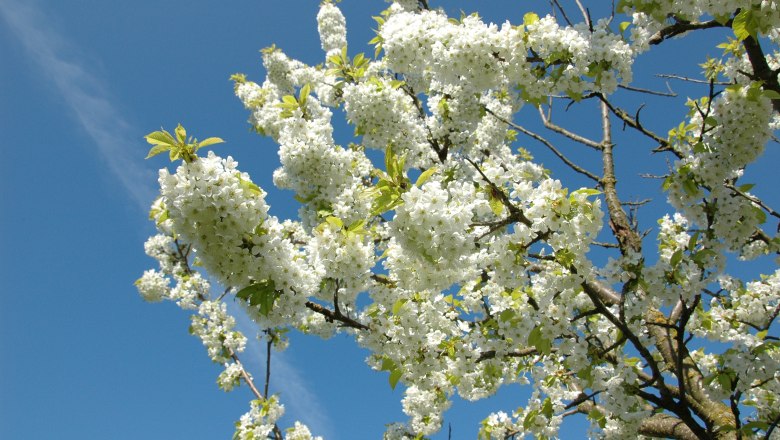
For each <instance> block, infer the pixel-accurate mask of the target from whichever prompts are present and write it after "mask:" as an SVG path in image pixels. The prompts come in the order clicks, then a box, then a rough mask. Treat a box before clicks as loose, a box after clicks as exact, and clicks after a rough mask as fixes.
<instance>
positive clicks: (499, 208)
mask: <svg viewBox="0 0 780 440" xmlns="http://www.w3.org/2000/svg"><path fill="white" fill-rule="evenodd" d="M488 203H489V204H490V210H491V211H493V214H495V215H496V216H497V217H498V216H500V215H501V213H502V212H504V204H503V203H502V202H501V199H499V198H498V197H494V196H493V194H492V191H491V194H490V199H489V200H488Z"/></svg>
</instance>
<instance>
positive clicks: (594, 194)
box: [569, 188, 601, 200]
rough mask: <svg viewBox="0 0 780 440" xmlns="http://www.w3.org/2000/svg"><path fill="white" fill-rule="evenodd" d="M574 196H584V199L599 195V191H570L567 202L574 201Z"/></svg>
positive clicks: (583, 189)
mask: <svg viewBox="0 0 780 440" xmlns="http://www.w3.org/2000/svg"><path fill="white" fill-rule="evenodd" d="M575 194H585V197H590V196H597V195H599V194H601V191H599V190H597V189H593V188H580V189H578V190H576V191H572V193H571V194H569V200H574V195H575Z"/></svg>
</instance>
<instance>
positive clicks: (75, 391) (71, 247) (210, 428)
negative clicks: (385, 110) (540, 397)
mask: <svg viewBox="0 0 780 440" xmlns="http://www.w3.org/2000/svg"><path fill="white" fill-rule="evenodd" d="M435 3H436V2H434V4H435ZM486 3H489V7H488V8H487V9H481V12H482V15H483V17H486V20H494V21H503V20H504V19H505V18H509V19H510V20H511V21H513V22H515V23H517V22H520V21H522V16H523V14H524V13H525V12H527V10H529V9H528V8H529V6H527V5H526V4H525V2H516V1H514V2H512V1H508V0H501V1H498V0H493V1H491V2H486ZM537 3H538V4H541V6H540V7H538V8H537V9H538V10H540V11H546V9H545V4H546V3H547V2H537ZM317 4H318V2H316V1H313V0H307V1H290V2H261V1H257V0H235V1H232V2H229V3H224V4H221V5H220V4H217V2H212V1H205V0H198V1H184V0H169V1H165V2H159V1H151V0H138V1H134V2H115V1H94V0H93V1H90V0H70V1H68V2H59V1H53V0H48V1H47V0H0V66H2V67H0V134H1V135H2V138H1V140H0V148H1V150H0V151H2V158H0V206H1V207H2V208H1V209H2V211H0V279H1V280H2V291H1V292H0V353H2V355H0V356H2V358H1V360H0V438H7V439H17V438H57V439H76V438H79V439H83V438H111V439H125V438H127V439H137V438H192V439H214V438H229V436H230V435H231V434H232V426H233V422H234V421H235V420H237V419H238V417H239V416H240V415H241V414H243V413H244V412H245V411H246V410H247V407H248V401H249V400H250V398H251V397H250V395H249V394H248V393H247V392H246V391H245V390H243V389H242V390H238V391H234V392H233V393H230V394H225V393H223V392H222V391H220V390H218V389H217V386H216V384H215V380H216V376H217V374H218V373H219V371H220V370H219V368H218V367H217V366H215V365H212V364H210V362H209V360H208V357H207V356H206V353H205V350H204V349H203V347H202V346H201V344H200V342H199V341H198V340H197V339H196V338H194V337H191V336H189V335H188V334H187V326H188V325H189V320H188V315H187V313H185V312H183V311H180V310H178V309H177V308H176V307H175V306H173V305H172V304H162V305H149V304H146V303H144V302H143V301H142V300H141V299H140V298H139V296H138V295H137V293H136V291H135V288H134V287H133V285H132V283H133V281H134V280H135V279H136V278H137V277H139V276H140V274H141V273H142V272H143V271H144V270H145V269H148V268H150V267H152V265H153V263H154V262H153V261H152V260H151V259H149V258H148V257H146V256H145V255H144V253H143V242H144V240H145V239H146V237H147V236H148V235H150V234H152V233H153V226H152V224H151V223H149V222H148V221H147V218H146V212H147V206H148V204H149V203H150V202H151V200H152V199H153V198H154V196H155V194H156V170H157V168H159V167H161V166H165V161H164V160H163V159H162V158H156V159H155V160H149V161H144V160H143V158H144V156H145V154H146V151H147V146H146V144H145V143H144V142H143V139H142V137H143V135H144V134H146V133H148V132H150V131H153V130H156V129H159V127H160V126H163V127H165V128H168V129H172V128H173V127H175V125H176V124H177V123H182V124H183V125H184V126H185V127H187V128H188V129H189V131H190V133H191V134H193V135H195V136H197V137H199V138H204V137H208V136H220V137H222V138H224V139H225V140H226V141H227V143H226V144H222V145H219V146H216V147H215V151H216V152H217V153H218V154H221V155H232V156H233V157H234V158H235V159H236V160H238V161H239V163H240V164H241V168H242V169H244V170H246V171H248V172H250V174H251V175H252V176H253V179H254V180H255V182H256V183H258V184H259V185H260V186H262V187H263V188H265V189H266V190H271V191H270V193H269V196H268V200H269V202H270V204H271V205H272V213H273V214H275V215H277V216H280V217H282V218H289V217H294V215H295V211H296V207H295V206H294V205H292V204H291V203H290V202H289V201H290V200H291V194H289V193H280V192H274V191H272V189H273V187H272V184H271V172H272V170H273V169H274V168H276V166H278V159H277V157H276V154H275V150H274V146H273V145H272V144H271V142H270V141H269V140H267V139H262V138H260V137H258V136H257V135H255V134H253V133H251V132H250V131H249V129H248V124H247V123H246V119H247V114H246V112H245V111H244V109H243V108H242V106H241V104H240V102H238V100H237V99H236V98H235V97H234V96H233V94H232V85H231V83H230V82H229V81H228V78H229V76H230V75H231V74H232V73H235V72H243V73H246V74H247V75H248V77H249V78H250V79H254V80H257V81H261V80H262V78H263V77H264V72H262V70H261V65H260V54H259V53H258V50H259V49H261V48H263V47H266V46H269V45H270V44H272V43H276V44H277V45H278V46H279V47H281V48H282V49H283V50H285V52H287V53H288V54H289V55H290V56H292V57H295V58H299V59H302V60H303V61H305V62H307V63H311V64H316V63H318V62H320V61H321V59H322V53H321V51H320V49H319V40H318V37H317V33H316V21H315V17H316V12H317ZM448 5H452V9H453V10H456V11H457V10H458V9H459V8H463V9H464V10H466V11H467V12H470V11H471V10H473V8H474V7H476V6H477V2H474V1H458V2H448ZM342 6H343V9H344V10H345V13H346V15H347V20H348V38H349V40H350V41H351V48H357V49H353V50H352V52H353V53H354V52H357V51H358V50H366V51H367V52H370V50H368V49H367V48H366V47H365V42H367V41H368V40H369V39H370V38H371V37H372V32H371V28H372V27H373V21H372V20H370V18H369V17H370V16H371V15H376V14H377V13H378V11H380V10H381V9H383V8H384V7H385V5H384V3H383V2H381V1H371V2H368V1H364V0H360V1H358V0H345V1H344V2H343V3H342ZM520 8H522V9H520ZM711 41H712V40H710V41H709V42H708V43H711ZM686 44H688V43H686ZM690 44H693V45H694V46H691V47H695V45H696V44H701V41H698V42H694V43H690ZM669 46H671V49H668V50H667V49H664V50H667V52H665V53H666V54H667V55H664V53H663V52H662V53H661V55H658V56H657V58H652V57H648V58H647V60H648V61H642V63H646V64H644V66H649V65H652V64H653V63H657V62H658V60H664V59H665V58H663V57H664V56H667V57H668V56H669V53H671V54H677V55H679V54H680V53H684V52H685V51H686V50H689V49H690V47H688V46H685V45H683V44H677V45H676V46H675V45H674V44H670V45H669ZM669 51H673V52H669ZM674 51H676V52H674ZM710 53H711V54H712V55H716V54H717V52H715V51H714V50H710ZM666 59H668V58H666ZM639 66H640V68H643V67H642V66H643V64H640V65H639ZM685 69H688V70H685ZM668 72H670V73H671V72H675V73H682V74H695V73H696V72H698V68H697V67H696V66H695V64H693V65H692V67H691V66H688V67H684V66H670V68H669V70H668ZM648 81H650V82H652V81H655V82H653V83H652V84H649V83H646V84H643V85H645V86H650V85H652V86H655V87H660V88H665V86H663V82H661V81H660V80H658V79H653V78H650V79H648ZM703 93H704V90H701V91H700V94H703ZM643 99H644V100H645V101H648V102H649V101H654V100H656V98H649V97H648V98H643ZM628 102H632V101H628ZM676 105H677V106H676V107H672V106H670V107H669V108H671V109H672V110H670V111H667V112H665V113H666V114H665V115H663V114H661V113H664V112H661V113H659V114H657V115H656V117H657V118H662V119H658V120H657V126H658V127H661V130H660V132H661V133H665V131H666V129H667V128H668V127H669V126H671V124H672V123H674V122H675V120H679V119H678V118H679V117H680V115H681V114H682V113H683V111H684V110H683V109H682V108H681V107H680V106H679V104H676ZM584 114H587V111H586V113H584ZM675 125H676V124H675ZM578 129H581V130H582V131H583V132H588V131H589V130H592V129H593V128H592V127H589V126H587V125H586V124H582V125H580V126H579V127H578ZM347 136H348V135H347ZM529 146H530V144H529ZM640 148H641V150H640V151H641V154H645V153H646V151H647V150H648V149H649V148H647V146H646V145H643V146H642V147H640ZM638 150H639V148H638ZM776 150H777V148H774V156H773V157H777V151H776ZM532 151H534V153H537V151H538V154H539V157H540V159H542V160H550V161H552V159H550V158H549V157H547V156H545V153H543V152H542V151H541V150H538V149H536V150H532ZM636 154H637V153H631V154H627V155H624V156H622V157H619V160H621V161H622V162H621V163H623V164H624V165H625V166H626V167H627V171H626V173H627V175H632V176H633V174H635V171H634V168H636V165H638V164H643V165H644V164H645V162H644V159H641V160H637V158H638V156H637V155H636ZM583 160H585V161H587V160H592V159H587V158H585V157H583ZM657 162H658V164H656V165H655V167H656V169H655V171H657V172H663V171H664V169H663V167H664V162H663V160H662V159H661V160H657ZM591 163H593V164H595V163H596V162H591ZM770 163H771V161H770ZM775 163H776V162H775ZM553 165H555V166H556V167H557V166H558V164H556V163H552V162H551V164H550V167H552V166H553ZM594 169H597V168H595V166H594ZM637 169H638V168H637ZM766 169H768V166H767V168H766ZM644 171H647V170H646V169H644ZM764 172H766V171H764ZM631 173H633V174H631ZM761 173H763V172H761ZM763 175H766V174H763ZM562 177H571V176H566V175H565V174H564V175H563V176H562ZM574 179H575V180H574V183H573V184H572V185H573V186H574V187H578V186H580V185H582V184H584V183H585V182H582V181H578V180H576V177H575V178H574ZM774 179H775V183H777V179H776V177H775V178H774ZM634 180H636V179H634ZM638 182H639V181H638ZM650 184H651V185H655V182H650ZM634 185H635V186H629V187H628V188H629V189H630V191H629V193H631V191H633V192H636V194H637V197H639V196H641V195H642V193H643V192H644V191H645V190H644V189H643V188H644V187H642V186H641V182H640V183H637V184H634ZM644 185H648V183H647V181H644ZM654 188H657V187H656V186H653V187H652V188H651V189H654ZM629 195H630V194H629ZM660 200H661V199H660V198H659V202H658V203H659V204H658V205H657V207H656V208H652V209H656V210H657V209H661V207H662V206H663V205H662V202H661V201H660ZM654 220H655V218H654V217H653V216H652V215H648V216H647V217H646V218H645V220H644V221H646V222H647V223H648V224H649V225H651V226H652V225H653V224H654ZM245 325H246V326H247V327H246V328H250V324H245ZM250 337H251V335H250ZM254 347H255V349H250V350H248V352H247V354H245V355H244V358H245V361H247V363H249V364H250V365H251V366H252V367H253V368H254V371H255V375H256V376H261V375H262V370H261V369H260V365H261V364H262V356H263V354H262V351H261V350H259V344H255V345H254ZM365 355H366V353H364V352H362V351H360V350H358V349H356V348H355V347H354V344H353V343H352V342H351V341H350V340H349V339H347V338H344V337H339V338H335V339H334V340H330V341H327V342H322V341H319V340H312V339H307V338H300V337H293V341H292V344H291V347H290V349H288V351H286V352H284V353H283V354H280V355H274V366H273V376H272V388H274V389H276V390H277V391H280V392H281V393H282V400H283V402H284V403H285V404H286V406H287V411H288V414H289V415H290V417H292V418H294V419H301V420H303V421H305V422H306V423H308V424H309V425H310V427H311V428H312V429H313V431H315V433H317V434H322V435H326V436H327V438H333V439H352V438H377V437H379V435H380V433H381V432H383V430H384V423H389V422H393V421H403V420H405V417H404V416H403V415H402V414H401V412H400V404H399V400H400V398H401V395H402V393H401V390H400V389H397V390H395V391H392V390H390V388H389V386H388V385H387V377H386V373H374V372H372V371H370V370H369V369H368V367H366V366H365V364H364V362H363V359H364V357H365ZM523 393H524V392H523V391H518V390H507V391H505V392H502V395H501V396H500V398H499V399H498V401H493V402H483V403H479V404H477V405H474V406H464V405H457V407H456V410H455V411H453V412H452V413H451V414H448V418H447V421H448V422H451V423H452V426H453V438H472V437H474V433H475V432H476V429H477V424H478V421H479V420H480V419H481V418H482V417H484V416H485V415H486V414H487V413H488V412H489V411H491V410H494V409H496V408H499V407H500V406H496V405H499V404H503V408H504V409H505V410H508V411H511V410H512V409H513V408H514V407H516V406H517V405H519V404H520V403H521V402H520V400H518V399H517V397H518V396H520V395H522V394H523ZM445 423H446V422H445ZM444 432H445V434H446V428H445V430H444ZM442 438H446V435H444V436H443V437H442Z"/></svg>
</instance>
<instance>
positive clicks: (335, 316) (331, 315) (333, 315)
mask: <svg viewBox="0 0 780 440" xmlns="http://www.w3.org/2000/svg"><path fill="white" fill-rule="evenodd" d="M305 305H306V308H308V309H309V310H311V311H313V312H315V313H319V314H320V315H322V316H324V317H325V320H326V321H328V322H333V321H338V322H340V323H341V324H342V325H343V326H344V327H351V328H355V329H358V330H371V328H370V327H369V326H367V325H365V324H363V323H362V322H359V321H355V320H354V319H352V318H350V317H349V316H345V315H342V314H341V312H334V311H332V310H330V309H326V308H325V307H323V306H321V305H319V304H317V303H313V302H311V301H306V304H305Z"/></svg>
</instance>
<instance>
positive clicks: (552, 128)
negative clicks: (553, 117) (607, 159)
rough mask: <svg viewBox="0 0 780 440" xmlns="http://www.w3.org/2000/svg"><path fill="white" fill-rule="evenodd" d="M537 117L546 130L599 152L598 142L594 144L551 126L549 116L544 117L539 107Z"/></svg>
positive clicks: (565, 130) (557, 126)
mask: <svg viewBox="0 0 780 440" xmlns="http://www.w3.org/2000/svg"><path fill="white" fill-rule="evenodd" d="M550 109H552V106H551V107H550ZM548 115H549V114H548ZM539 116H540V117H541V118H542V123H544V126H545V128H547V129H549V130H552V131H554V132H556V133H558V134H562V135H564V136H566V137H567V138H569V139H571V140H573V141H575V142H579V143H581V144H583V145H587V146H588V147H591V148H593V149H594V150H601V144H600V143H598V142H596V141H594V140H591V139H588V138H586V137H583V136H580V135H578V134H575V133H572V132H571V131H569V130H567V129H565V128H563V127H561V126H559V125H555V124H553V123H552V121H550V117H549V116H545V114H544V110H542V108H541V107H539Z"/></svg>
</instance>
